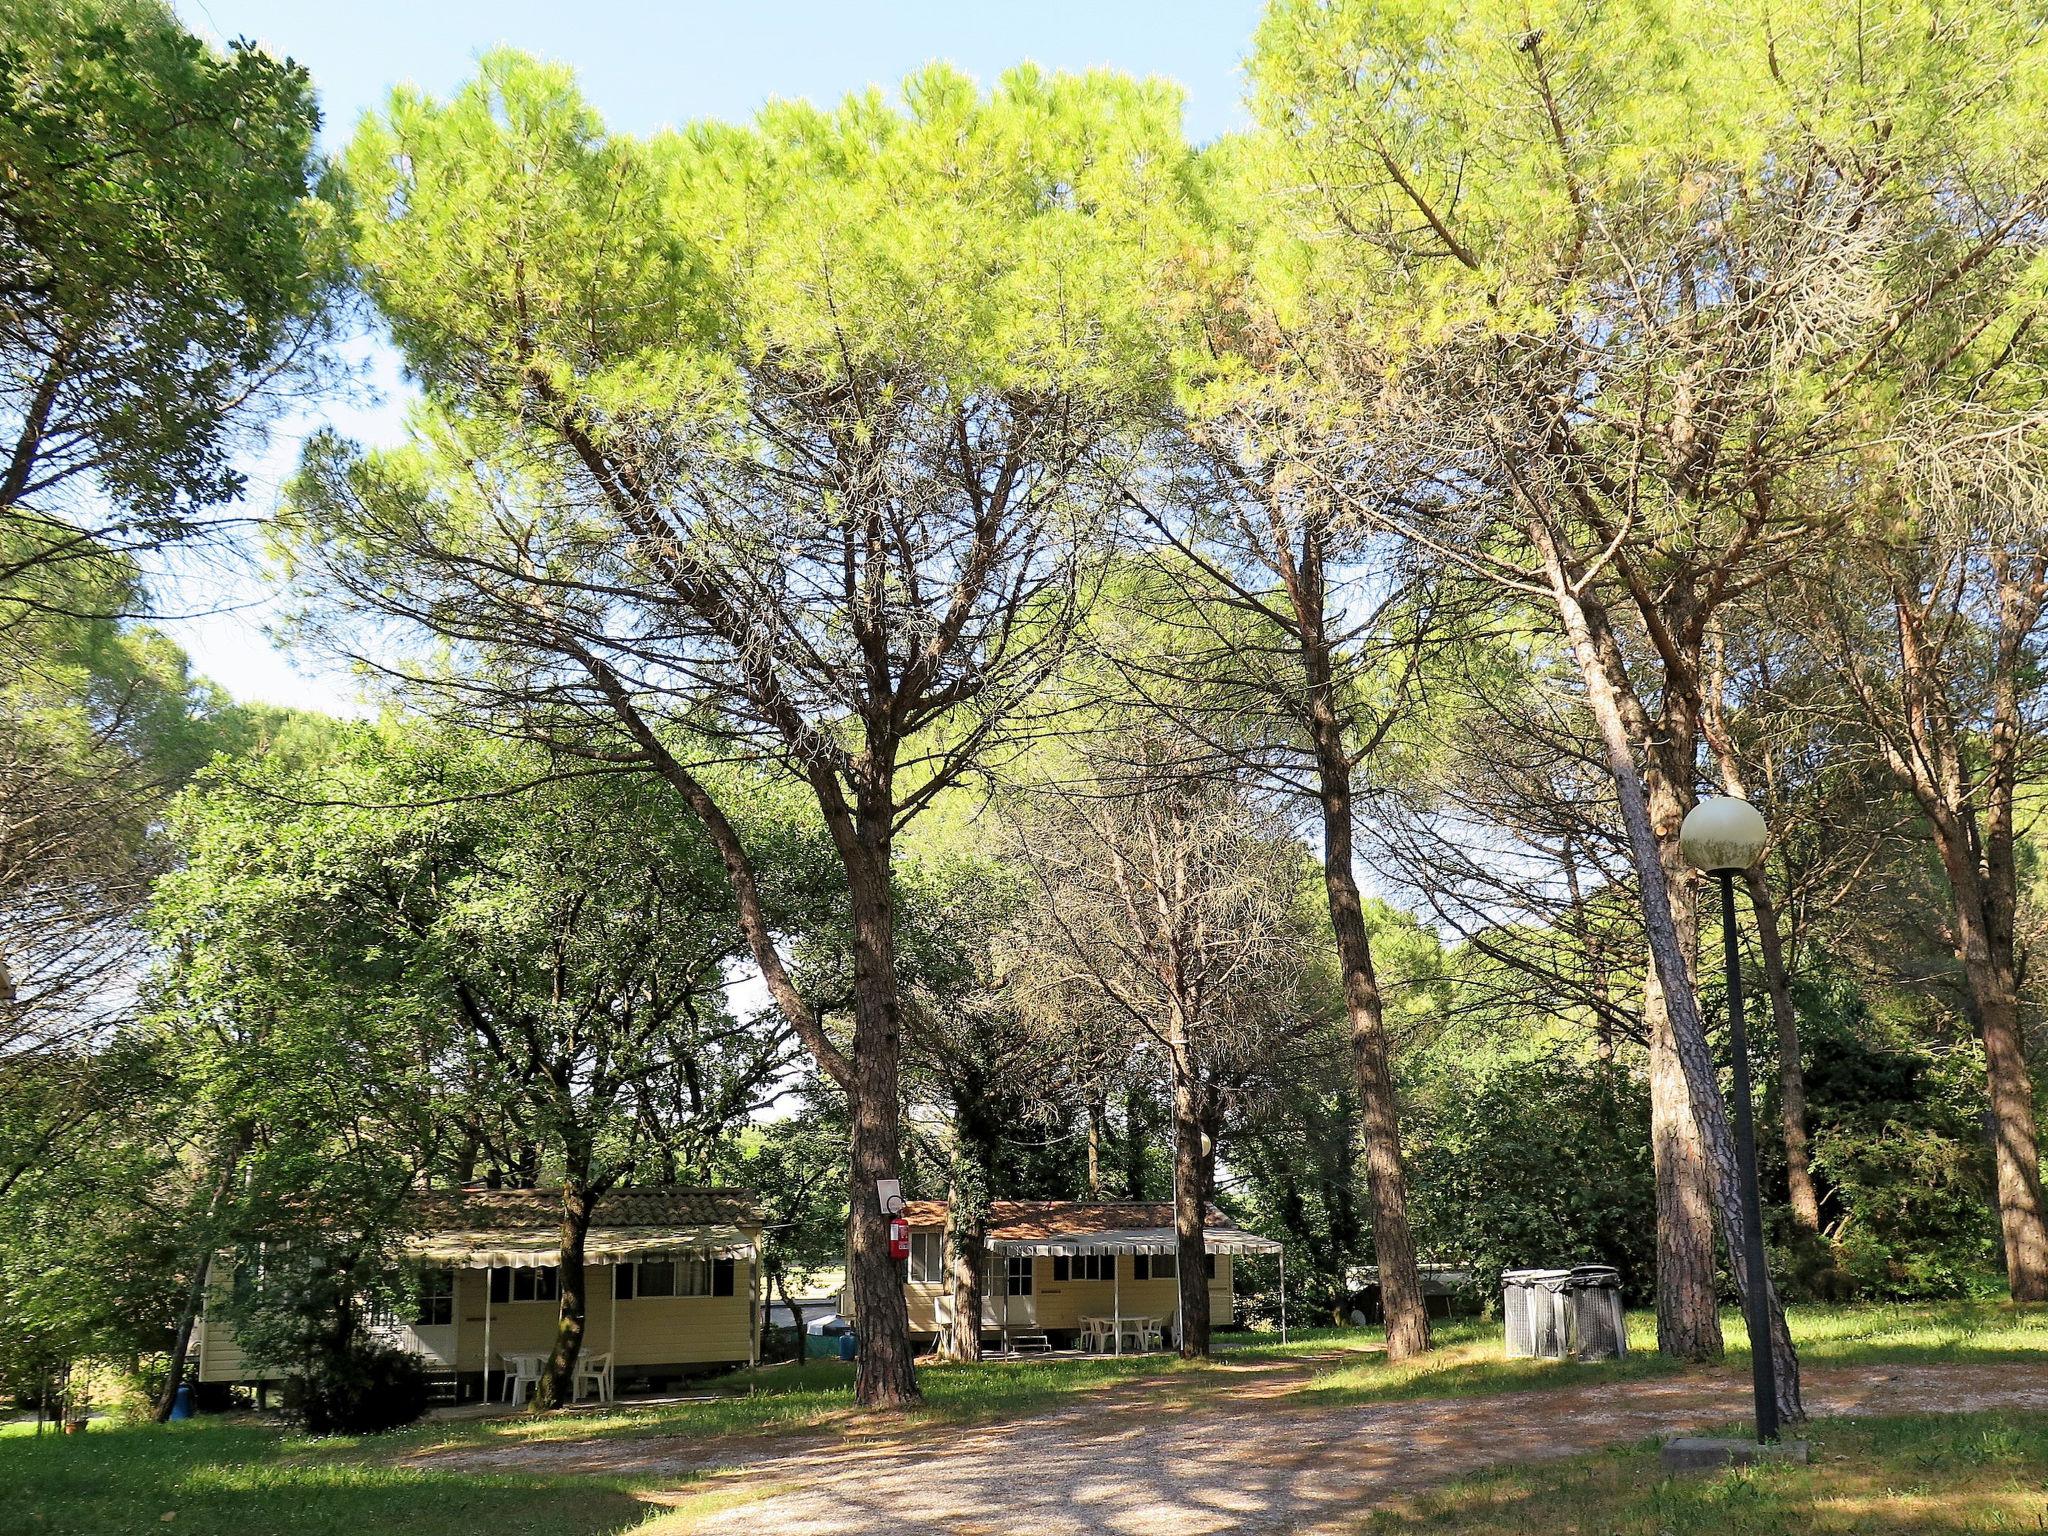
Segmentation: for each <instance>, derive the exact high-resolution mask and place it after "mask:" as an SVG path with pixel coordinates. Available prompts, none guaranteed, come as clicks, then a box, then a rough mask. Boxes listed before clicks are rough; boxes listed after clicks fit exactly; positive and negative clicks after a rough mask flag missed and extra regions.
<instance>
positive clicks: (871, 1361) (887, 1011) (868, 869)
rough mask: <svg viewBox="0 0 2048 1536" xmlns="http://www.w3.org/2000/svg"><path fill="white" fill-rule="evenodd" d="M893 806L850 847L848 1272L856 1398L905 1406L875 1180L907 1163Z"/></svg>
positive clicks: (903, 1343) (901, 1316)
mask: <svg viewBox="0 0 2048 1536" xmlns="http://www.w3.org/2000/svg"><path fill="white" fill-rule="evenodd" d="M890 821H891V812H890V810H889V809H887V808H886V807H882V808H863V810H862V811H861V813H860V815H859V819H858V825H857V827H856V828H855V829H854V834H855V838H856V839H857V842H856V844H855V845H854V846H851V847H842V848H841V850H840V852H841V856H842V858H843V860H844V862H845V864H846V872H847V891H848V894H849V895H850V897H851V898H852V908H853V996H854V1005H853V1050H852V1052H851V1053H850V1055H851V1066H852V1075H853V1082H852V1087H851V1089H850V1091H849V1092H848V1094H847V1099H848V1108H849V1110H850V1112H851V1114H850V1118H851V1125H850V1127H849V1132H848V1152H849V1156H848V1158H847V1169H848V1175H847V1221H846V1253H847V1278H848V1280H849V1281H850V1283H851V1286H852V1290H853V1303H854V1318H855V1321H856V1323H857V1324H858V1326H859V1330H860V1346H859V1350H858V1352H857V1353H856V1355H855V1357H854V1360H855V1364H854V1400H855V1401H856V1402H857V1403H859V1404H860V1405H861V1406H862V1407H864V1408H899V1407H904V1406H907V1405H909V1404H911V1403H914V1402H916V1401H917V1400H918V1396H919V1393H918V1386H917V1372H916V1366H915V1362H914V1357H913V1355H912V1352H911V1347H910V1315H909V1312H908V1310H907V1308H906V1305H905V1300H904V1294H903V1285H902V1282H901V1281H900V1279H899V1278H898V1276H897V1269H896V1264H895V1261H894V1260H892V1259H891V1258H890V1257H889V1226H888V1221H889V1219H888V1216H887V1215H886V1213H884V1211H883V1210H882V1203H881V1198H880V1196H879V1195H878V1194H877V1192H876V1188H875V1186H876V1181H878V1180H881V1179H894V1178H897V1177H899V1176H900V1174H901V1172H902V1150H901V1129H902V1127H901V1120H902V1103H901V1100H900V1096H899V1084H900V1081H901V1073H900V1063H901V1058H902V1054H903V1030H902V1021H901V1019H900V1017H899V1015H898V1007H897V999H896V908H895V893H894V892H893V890H892V889H891V887H890V882H889V846H890V835H891V827H890Z"/></svg>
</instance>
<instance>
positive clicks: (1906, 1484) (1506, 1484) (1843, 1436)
mask: <svg viewBox="0 0 2048 1536" xmlns="http://www.w3.org/2000/svg"><path fill="white" fill-rule="evenodd" d="M1809 1438H1810V1439H1811V1441H1812V1445H1813V1457H1814V1459H1813V1463H1812V1464H1811V1465H1810V1466H1794V1465H1771V1466H1764V1467H1758V1468H1755V1469H1750V1470H1743V1471H1732V1472H1726V1473H1721V1474H1718V1475H1715V1476H1711V1477H1697V1478H1667V1477H1665V1476H1664V1475H1663V1474H1662V1472H1661V1471H1660V1470H1659V1468H1658V1465H1657V1450H1656V1447H1655V1446H1654V1445H1642V1446H1637V1447H1635V1448H1632V1449H1630V1450H1626V1451H1614V1452H1608V1453H1604V1454H1601V1455H1597V1456H1587V1457H1581V1458H1578V1459H1576V1460H1572V1461H1566V1462H1556V1463H1550V1464H1546V1465H1542V1466H1536V1467H1527V1468H1515V1469H1512V1470H1509V1471H1504V1472H1499V1473H1495V1474H1492V1475H1489V1476H1485V1477H1479V1478H1473V1479H1471V1480H1469V1481H1466V1482H1461V1483H1457V1484H1454V1485H1453V1486H1451V1487H1448V1488H1444V1489H1440V1490H1438V1491H1436V1492H1433V1493H1429V1494H1425V1495H1422V1496H1420V1497H1418V1498H1415V1499H1413V1500H1410V1501H1406V1502H1404V1503H1403V1504H1401V1505H1399V1506H1397V1507H1395V1508H1392V1509H1386V1510H1381V1511H1379V1512H1377V1513H1376V1514H1374V1515H1373V1516H1372V1517H1370V1519H1368V1520H1367V1521H1366V1522H1365V1523H1364V1524H1362V1525H1361V1526H1360V1530H1361V1531H1365V1532H1375V1533H1409V1532H1414V1533H1422V1532H1427V1533H1430V1536H1524V1533H1526V1532H1530V1531H1558V1532H1565V1531H1584V1532H1595V1531H1597V1532H1601V1533H1603V1536H1793V1533H1795V1532H1796V1533H1804V1532H1809V1531H1811V1532H1828V1533H1837V1532H1838V1533H1849V1532H1858V1533H1869V1536H1906V1533H1918V1532H1926V1533H1941V1532H1951V1531H1999V1530H2012V1531H2021V1530H2024V1531H2035V1530H2039V1529H2041V1528H2042V1526H2043V1523H2044V1522H2048V1493H2044V1491H2043V1489H2044V1485H2048V1420H2044V1419H2043V1418H2041V1417H2040V1416H2038V1415H2031V1416H2022V1417H2019V1418H2013V1417H2010V1416H2003V1415H1995V1414H1974V1415H1959V1416H1954V1417H1948V1416H1942V1417H1927V1418H1921V1417H1913V1418H1889V1419H1866V1420H1860V1421H1857V1420H1831V1421H1826V1422H1823V1423H1821V1424H1819V1425H1817V1426H1815V1428H1814V1429H1813V1431H1812V1433H1811V1435H1810V1437H1809Z"/></svg>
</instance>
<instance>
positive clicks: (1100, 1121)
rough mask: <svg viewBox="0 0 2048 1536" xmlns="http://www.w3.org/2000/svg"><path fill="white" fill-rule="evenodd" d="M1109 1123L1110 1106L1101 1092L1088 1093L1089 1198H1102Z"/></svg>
mask: <svg viewBox="0 0 2048 1536" xmlns="http://www.w3.org/2000/svg"><path fill="white" fill-rule="evenodd" d="M1107 1123H1108V1108H1107V1106H1106V1105H1105V1104H1104V1103H1103V1099H1102V1095H1101V1094H1100V1093H1095V1092H1091V1093H1090V1094H1089V1095H1088V1198H1089V1199H1090V1200H1100V1199H1101V1198H1102V1137H1103V1132H1104V1130H1105V1128H1106V1126H1107Z"/></svg>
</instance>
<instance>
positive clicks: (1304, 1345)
mask: <svg viewBox="0 0 2048 1536" xmlns="http://www.w3.org/2000/svg"><path fill="white" fill-rule="evenodd" d="M1792 1321H1793V1332H1794V1334H1795V1336H1796V1338H1797V1339H1798V1341H1799V1347H1800V1352H1801V1356H1802V1358H1804V1359H1806V1360H1808V1361H1811V1362H1815V1363H1826V1364H1876V1363H1886V1362H1891V1363H1901V1364H1904V1363H1914V1362H1919V1361H1928V1362H1941V1363H1967V1362H1972V1361H1983V1362H1986V1363H1995V1362H1997V1361H2001V1360H2035V1361H2048V1309H2033V1310H2026V1309H2020V1310H2015V1309H2011V1308H2003V1307H1997V1306H1992V1305H1989V1304H1971V1303H1953V1304H1943V1305H1931V1306H1897V1307H1889V1306H1888V1307H1798V1308H1794V1309H1793V1313H1792ZM1628 1325H1629V1347H1630V1350H1631V1353H1630V1356H1629V1358H1628V1359H1626V1360H1622V1361H1604V1362H1598V1363H1593V1364H1585V1365H1581V1364H1578V1363H1576V1362H1572V1361H1554V1360H1508V1359H1506V1358H1504V1356H1503V1353H1502V1343H1501V1328H1500V1325H1499V1324H1498V1323H1497V1322H1488V1321H1483V1320H1479V1319H1457V1320H1453V1321H1447V1322H1439V1323H1438V1324H1437V1325H1436V1327H1435V1335H1434V1336H1435V1340H1436V1346H1437V1347H1436V1348H1434V1349H1432V1350H1431V1351H1430V1352H1429V1353H1428V1354H1427V1355H1425V1356H1423V1357H1422V1358H1421V1359H1419V1360H1411V1361H1403V1362H1400V1363H1398V1364H1396V1363H1393V1362H1390V1361H1388V1360H1387V1359H1386V1357H1385V1353H1384V1348H1383V1341H1382V1338H1381V1335H1380V1332H1379V1330H1378V1329H1365V1328H1314V1329H1303V1330H1300V1331H1298V1332H1296V1333H1295V1334H1294V1335H1293V1336H1292V1337H1290V1339H1289V1340H1288V1342H1287V1343H1286V1344H1284V1345H1283V1344H1281V1343H1280V1340H1279V1336H1278V1335H1277V1334H1272V1333H1226V1334H1219V1335H1218V1338H1217V1352H1216V1356H1215V1358H1214V1359H1213V1360H1212V1361H1207V1362H1200V1361H1197V1362H1189V1361H1183V1360H1180V1359H1179V1358H1177V1357H1176V1356H1174V1355H1171V1354H1153V1355H1126V1356H1122V1357H1115V1356H1095V1357H1088V1358H1082V1359H1075V1358H1072V1357H1065V1358H1054V1359H1026V1360H991V1361H985V1362H982V1363H980V1364H976V1365H959V1364H947V1363H932V1364H927V1365H925V1366H923V1367H921V1368H920V1369H919V1372H918V1380H919V1382H920V1384H921V1385H922V1386H923V1388H924V1393H925V1402H924V1405H923V1406H922V1407H920V1408H917V1409H913V1410H911V1411H909V1412H906V1413H900V1414H890V1415H883V1416H869V1415H861V1414H857V1413H856V1412H855V1411H854V1410H853V1406H852V1382H853V1368H852V1366H850V1365H848V1364H846V1363H844V1362H842V1361H839V1360H817V1361H811V1362H808V1363H807V1364H805V1365H804V1366H802V1367H798V1366H796V1365H794V1364H782V1365H772V1366H765V1367H763V1368H761V1369H760V1370H758V1371H751V1372H749V1371H742V1372H738V1373H735V1374H734V1375H731V1376H726V1377H721V1378H718V1379H717V1380H715V1381H713V1382H709V1383H706V1384H705V1389H704V1391H705V1396H704V1397H703V1398H701V1399H698V1400H693V1401H686V1402H676V1403H661V1404H651V1405H648V1406H645V1407H633V1406H631V1405H626V1404H622V1405H620V1406H619V1407H617V1408H615V1409H614V1410H612V1411H610V1412H605V1413H587V1412H586V1413H576V1414H563V1415H553V1416H539V1415H531V1416H520V1417H513V1418H504V1419H492V1420H484V1421H473V1422H467V1423H456V1424H447V1425H434V1426H427V1427H424V1428H422V1429H419V1430H415V1431H410V1432H408V1433H406V1434H404V1435H401V1436H395V1437H391V1438H390V1440H389V1442H388V1443H390V1444H392V1445H394V1446H404V1447H406V1448H408V1449H410V1450H420V1451H429V1450H433V1449H437V1448H440V1447H444V1446H450V1445H474V1444H477V1443H480V1442H484V1443H487V1442H490V1441H565V1440H581V1439H600V1438H603V1439H608V1438H614V1437H619V1436H635V1435H679V1436H688V1437H691V1438H693V1439H708V1438H714V1437H717V1436H722V1435H733V1434H747V1433H763V1432H765V1433H791V1432H801V1431H815V1432H820V1433H834V1434H845V1435H855V1436H860V1437H870V1436H881V1435H893V1434H897V1433H900V1432H903V1431H905V1430H908V1429H912V1428H915V1427H918V1426H921V1425H929V1424H977V1423H988V1422H995V1421H1000V1420H1004V1419H1011V1418H1018V1417H1022V1416H1024V1415H1028V1414H1033V1413H1042V1412H1047V1411H1050V1410H1052V1409H1055V1408H1059V1407H1062V1406H1065V1405H1067V1404H1070V1403H1079V1402H1084V1401H1085V1400H1086V1399H1087V1397H1088V1396H1089V1394H1091V1393H1095V1392H1100V1391H1106V1390H1111V1389H1116V1388H1129V1389H1134V1390H1144V1391H1147V1392H1149V1393H1152V1394H1155V1395H1156V1397H1157V1398H1158V1399H1159V1400H1160V1401H1161V1402H1162V1403H1186V1402H1193V1401H1198V1400H1199V1399H1200V1398H1201V1397H1203V1396H1204V1395H1206V1394H1209V1393H1213V1392H1219V1391H1232V1390H1253V1389H1254V1388H1255V1387H1256V1386H1258V1384H1259V1383H1262V1382H1263V1383H1266V1384H1267V1386H1266V1387H1265V1390H1268V1391H1270V1392H1271V1393H1272V1394H1273V1395H1275V1396H1281V1397H1286V1398H1288V1399H1291V1400H1292V1401H1294V1402H1296V1403H1298V1404H1300V1405H1302V1406H1329V1407H1340V1406H1343V1405H1346V1404H1351V1403H1373V1402H1388V1401H1395V1400H1399V1399H1403V1398H1425V1397H1451V1396H1461V1395H1466V1394H1479V1393H1489V1392H1514V1391H1536V1390H1543V1389H1547V1388H1562V1387H1570V1386H1576V1385H1585V1384H1597V1383H1604V1382H1615V1381H1631V1380H1641V1379H1645V1378H1650V1377H1657V1376H1666V1375H1670V1374H1673V1373H1674V1372H1676V1371H1678V1370H1680V1369H1682V1368H1683V1367H1681V1366H1680V1365H1678V1364H1676V1363H1674V1362H1671V1361H1668V1360H1666V1359H1664V1358H1663V1357H1662V1356H1660V1355H1658V1354H1657V1353H1656V1342H1657V1336H1656V1322H1655V1319H1654V1318H1653V1317H1652V1316H1651V1315H1650V1314H1649V1313H1646V1312H1644V1313H1631V1314H1630V1315H1629V1319H1628ZM1723 1330H1724V1333H1725V1335H1726V1338H1727V1341H1728V1348H1729V1360H1728V1362H1726V1364H1725V1365H1724V1367H1723V1368H1724V1369H1739V1368H1740V1362H1741V1360H1742V1359H1743V1357H1744V1348H1745V1346H1744V1340H1743V1329H1742V1320H1741V1317H1740V1316H1739V1315H1738V1314H1736V1313H1734V1312H1729V1313H1728V1314H1726V1315H1725V1316H1724V1318H1723ZM1248 1377H1249V1378H1250V1379H1249V1380H1248V1379H1247V1378H1248Z"/></svg>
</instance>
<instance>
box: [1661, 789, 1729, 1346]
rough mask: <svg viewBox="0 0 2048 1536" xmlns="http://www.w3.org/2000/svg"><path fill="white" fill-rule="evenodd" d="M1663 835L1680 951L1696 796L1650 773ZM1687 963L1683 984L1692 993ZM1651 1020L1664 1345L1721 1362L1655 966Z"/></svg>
mask: <svg viewBox="0 0 2048 1536" xmlns="http://www.w3.org/2000/svg"><path fill="white" fill-rule="evenodd" d="M1644 793H1645V796H1646V799H1647V803H1648V807H1649V813H1650V828H1651V832H1652V835H1653V836H1654V837H1655V839H1656V843H1657V853H1658V869H1659V877H1658V878H1659V881H1660V883H1661V884H1662V887H1663V889H1664V892H1665V895H1666V900H1667V902H1668V903H1669V905H1670V908H1671V913H1672V921H1673V923H1674V924H1675V926H1676V928H1677V934H1678V947H1679V953H1680V954H1681V955H1683V956H1686V957H1688V958H1689V957H1690V956H1691V955H1692V953H1693V946H1694V943H1695V940H1696V938H1697V926H1698V924H1697V919H1696V918H1695V916H1694V912H1693V904H1692V903H1691V902H1690V901H1689V900H1686V899H1685V897H1684V896H1683V895H1682V894H1681V893H1682V892H1683V890H1684V885H1683V876H1682V873H1681V870H1682V856H1681V855H1680V853H1679V851H1678V828H1679V825H1680V823H1682V822H1683V821H1684V819H1685V812H1686V810H1687V809H1688V807H1689V805H1690V802H1691V799H1692V796H1691V795H1690V794H1689V793H1682V792H1680V791H1679V789H1678V788H1677V787H1676V786H1675V785H1674V783H1673V780H1672V777H1671V776H1670V775H1668V774H1665V773H1655V772H1653V773H1651V774H1650V775H1649V776H1648V778H1647V781H1646V783H1645V785H1644ZM1692 985H1693V984H1692V976H1691V972H1690V970H1689V969H1688V971H1687V973H1686V980H1685V988H1686V995H1687V997H1691V996H1692V995H1693V992H1692ZM1643 1022H1644V1024H1645V1026H1646V1027H1647V1028H1648V1031H1649V1036H1650V1141H1651V1153H1652V1159H1651V1160H1652V1162H1653V1164H1654V1166H1655V1170H1656V1180H1657V1348H1658V1350H1659V1352H1660V1353H1663V1354H1666V1355H1670V1356H1671V1357H1672V1358H1673V1359H1677V1360H1718V1359H1719V1358H1720V1357H1721V1354H1722V1350H1723V1343H1722V1339H1721V1303H1720V1296H1719V1294H1718V1292H1717V1290H1716V1287H1715V1283H1714V1183H1713V1174H1712V1171H1711V1170H1710V1169H1709V1168H1708V1166H1707V1154H1706V1149H1705V1147H1704V1146H1702V1145H1701V1141H1700V1127H1699V1120H1698V1118H1697V1117H1696V1116H1695V1115H1694V1114H1693V1106H1692V1095H1691V1092H1690V1090H1689V1089H1688V1088H1687V1086H1686V1077H1685V1066H1684V1063H1683V1062H1682V1061H1681V1060H1680V1059H1679V1054H1678V1036H1677V1034H1676V1032H1675V1030H1674V1028H1673V1025H1672V1018H1671V1008H1670V1007H1669V1006H1668V1002H1667V999H1666V997H1665V992H1664V982H1663V978H1662V976H1661V975H1660V974H1659V973H1658V970H1657V968H1656V967H1655V966H1652V967H1650V969H1649V971H1648V973H1647V974H1646V975H1645V977H1644V978H1643Z"/></svg>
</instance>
